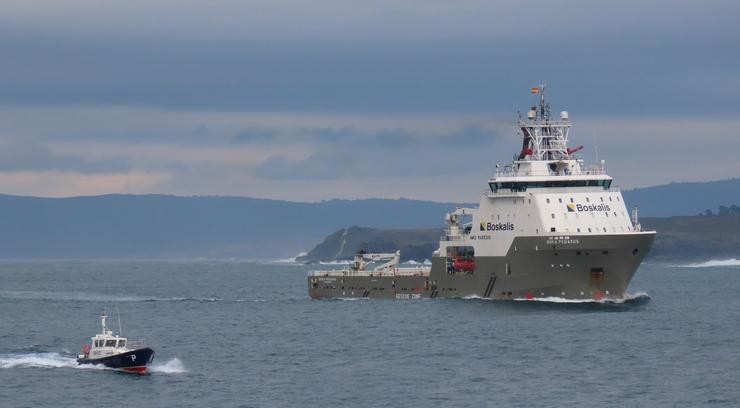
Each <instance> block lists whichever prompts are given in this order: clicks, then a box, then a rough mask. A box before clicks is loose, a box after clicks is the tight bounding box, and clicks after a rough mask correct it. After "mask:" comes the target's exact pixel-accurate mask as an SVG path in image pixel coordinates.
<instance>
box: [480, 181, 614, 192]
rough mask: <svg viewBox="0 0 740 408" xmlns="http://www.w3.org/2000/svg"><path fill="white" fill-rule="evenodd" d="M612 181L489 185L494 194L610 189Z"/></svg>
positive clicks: (523, 182)
mask: <svg viewBox="0 0 740 408" xmlns="http://www.w3.org/2000/svg"><path fill="white" fill-rule="evenodd" d="M611 184H612V181H611V180H548V181H532V182H526V181H512V182H503V183H488V185H489V186H490V187H491V191H492V192H494V193H495V192H498V190H510V191H512V192H523V191H527V189H528V188H551V187H602V188H603V189H604V190H607V189H609V187H610V186H611Z"/></svg>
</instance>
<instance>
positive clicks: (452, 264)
mask: <svg viewBox="0 0 740 408" xmlns="http://www.w3.org/2000/svg"><path fill="white" fill-rule="evenodd" d="M446 263H447V273H448V274H450V275H453V274H463V273H473V272H475V249H474V248H473V247H472V246H449V247H447V259H446Z"/></svg>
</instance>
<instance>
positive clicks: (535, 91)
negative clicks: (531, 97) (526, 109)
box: [529, 86, 540, 94]
mask: <svg viewBox="0 0 740 408" xmlns="http://www.w3.org/2000/svg"><path fill="white" fill-rule="evenodd" d="M529 92H532V93H533V94H536V93H540V87H538V86H533V87H532V89H530V90H529Z"/></svg>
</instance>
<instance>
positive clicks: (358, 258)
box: [352, 251, 401, 272]
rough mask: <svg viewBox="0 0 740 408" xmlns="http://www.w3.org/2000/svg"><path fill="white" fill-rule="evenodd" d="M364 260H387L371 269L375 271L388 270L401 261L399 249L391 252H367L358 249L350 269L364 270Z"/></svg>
mask: <svg viewBox="0 0 740 408" xmlns="http://www.w3.org/2000/svg"><path fill="white" fill-rule="evenodd" d="M365 261H369V262H382V261H387V262H385V263H384V264H381V265H379V266H377V267H375V269H373V271H375V272H383V271H389V270H391V269H393V268H395V267H397V266H398V264H399V263H401V251H396V252H391V253H367V252H364V251H360V252H358V253H356V254H355V260H354V264H353V265H352V269H353V270H355V271H364V270H365Z"/></svg>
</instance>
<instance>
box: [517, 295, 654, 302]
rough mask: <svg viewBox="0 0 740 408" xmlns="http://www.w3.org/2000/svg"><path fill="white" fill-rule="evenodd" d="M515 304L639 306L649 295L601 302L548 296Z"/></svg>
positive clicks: (518, 299) (521, 299)
mask: <svg viewBox="0 0 740 408" xmlns="http://www.w3.org/2000/svg"><path fill="white" fill-rule="evenodd" d="M513 300H514V301H517V302H544V303H570V304H579V303H588V304H640V303H644V302H649V301H650V295H648V294H647V292H637V293H635V294H630V293H628V294H626V295H625V296H624V297H623V298H604V299H601V300H596V299H568V298H561V297H555V296H548V297H542V298H532V299H525V298H516V299H513Z"/></svg>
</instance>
